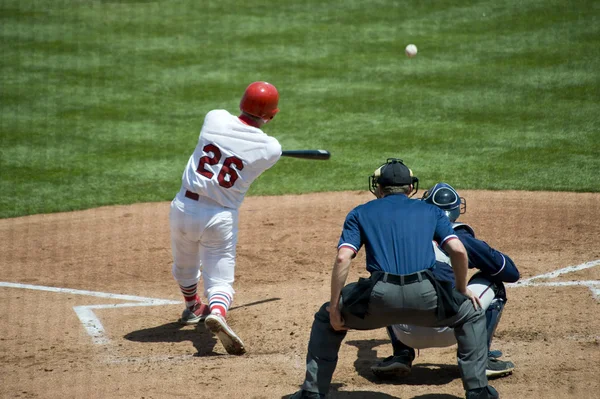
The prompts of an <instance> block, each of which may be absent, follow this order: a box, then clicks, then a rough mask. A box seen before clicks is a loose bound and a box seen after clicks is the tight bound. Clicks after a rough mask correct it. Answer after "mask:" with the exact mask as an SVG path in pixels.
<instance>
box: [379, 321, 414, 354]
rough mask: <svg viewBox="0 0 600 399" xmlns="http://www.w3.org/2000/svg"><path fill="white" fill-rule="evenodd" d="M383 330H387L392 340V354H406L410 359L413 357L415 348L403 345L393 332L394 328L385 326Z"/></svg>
mask: <svg viewBox="0 0 600 399" xmlns="http://www.w3.org/2000/svg"><path fill="white" fill-rule="evenodd" d="M385 330H386V331H387V333H388V336H389V337H390V340H391V341H392V348H394V356H402V355H407V354H408V355H409V356H410V357H411V359H414V358H415V350H414V349H413V348H411V347H410V346H407V345H404V344H403V343H402V341H400V340H399V339H398V337H396V334H394V330H393V329H392V327H391V326H387V327H386V328H385Z"/></svg>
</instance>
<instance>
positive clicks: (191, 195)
mask: <svg viewBox="0 0 600 399" xmlns="http://www.w3.org/2000/svg"><path fill="white" fill-rule="evenodd" d="M185 197H186V198H189V199H193V200H194V201H198V199H199V198H200V196H199V195H198V194H196V193H193V192H191V191H188V190H186V191H185Z"/></svg>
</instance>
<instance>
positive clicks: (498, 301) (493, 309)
mask: <svg viewBox="0 0 600 399" xmlns="http://www.w3.org/2000/svg"><path fill="white" fill-rule="evenodd" d="M505 304H506V300H505V299H502V298H494V300H493V301H492V303H491V304H490V306H489V307H488V308H487V310H486V311H485V319H486V329H487V342H488V348H490V346H491V345H492V339H493V338H494V333H495V332H496V327H498V323H500V316H502V311H503V310H504V305H505Z"/></svg>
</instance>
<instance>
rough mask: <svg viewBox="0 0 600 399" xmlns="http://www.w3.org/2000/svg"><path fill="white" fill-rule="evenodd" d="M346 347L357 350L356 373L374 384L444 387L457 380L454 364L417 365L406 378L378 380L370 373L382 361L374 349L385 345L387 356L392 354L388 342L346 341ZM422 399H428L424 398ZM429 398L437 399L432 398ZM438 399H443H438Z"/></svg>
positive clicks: (458, 376) (456, 370)
mask: <svg viewBox="0 0 600 399" xmlns="http://www.w3.org/2000/svg"><path fill="white" fill-rule="evenodd" d="M346 344H347V345H352V346H355V347H357V348H358V354H357V358H356V361H355V362H354V367H355V369H356V372H357V373H358V374H359V375H360V376H361V377H363V378H365V379H367V380H368V381H370V382H372V383H374V384H386V385H445V384H448V383H449V382H451V381H453V380H455V379H459V378H460V372H459V371H458V365H456V364H431V363H418V364H413V366H412V372H411V373H410V375H408V376H406V377H394V376H391V377H388V378H379V377H376V376H375V375H374V374H373V372H371V366H372V365H374V364H375V363H377V362H379V361H381V360H383V358H378V357H377V351H376V350H375V349H374V348H376V347H377V346H379V345H387V346H388V347H389V354H390V355H391V354H392V346H391V344H390V341H388V340H374V339H372V340H364V341H347V342H346ZM451 397H452V398H453V396H451ZM423 398H429V396H424V397H423ZM431 398H437V396H432V397H431ZM440 398H443V396H442V397H440Z"/></svg>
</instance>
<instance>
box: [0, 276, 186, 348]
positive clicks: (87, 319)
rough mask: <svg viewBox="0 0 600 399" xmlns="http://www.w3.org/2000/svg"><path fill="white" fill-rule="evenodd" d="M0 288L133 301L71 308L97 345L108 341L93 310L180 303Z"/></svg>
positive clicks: (34, 287) (66, 290) (35, 287)
mask: <svg viewBox="0 0 600 399" xmlns="http://www.w3.org/2000/svg"><path fill="white" fill-rule="evenodd" d="M0 287H8V288H21V289H27V290H37V291H47V292H56V293H60V294H72V295H84V296H92V297H98V298H107V299H118V300H123V301H133V302H135V303H113V304H103V305H83V306H73V310H74V311H75V314H76V315H77V317H78V318H79V321H80V322H81V324H82V325H83V327H84V328H85V330H86V332H87V333H88V335H90V336H91V337H92V342H93V343H94V344H97V345H106V344H108V343H109V342H110V339H109V338H108V337H107V336H106V331H105V329H104V326H103V325H102V322H101V321H100V319H99V318H98V317H97V316H96V314H95V313H94V310H93V309H114V308H126V307H134V306H158V305H179V304H181V303H182V302H181V301H172V300H169V299H157V298H148V297H143V296H134V295H122V294H111V293H108V292H97V291H86V290H76V289H71V288H58V287H46V286H42V285H31V284H19V283H9V282H2V281H0Z"/></svg>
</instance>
